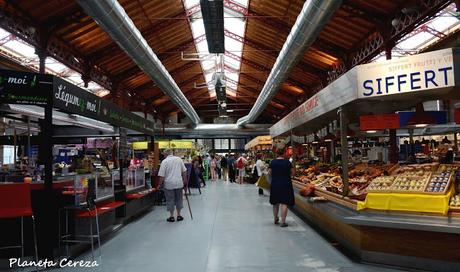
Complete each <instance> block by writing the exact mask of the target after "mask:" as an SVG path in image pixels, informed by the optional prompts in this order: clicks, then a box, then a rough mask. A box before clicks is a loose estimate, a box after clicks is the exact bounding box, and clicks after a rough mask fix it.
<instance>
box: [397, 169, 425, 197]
mask: <svg viewBox="0 0 460 272" xmlns="http://www.w3.org/2000/svg"><path fill="white" fill-rule="evenodd" d="M430 178H431V173H430V172H425V173H424V174H423V175H417V174H416V173H406V174H402V175H399V176H397V177H396V179H395V180H394V182H393V185H392V186H391V189H390V190H391V191H392V192H394V193H412V194H413V193H415V194H420V193H424V192H425V189H426V186H427V184H428V181H429V180H430Z"/></svg>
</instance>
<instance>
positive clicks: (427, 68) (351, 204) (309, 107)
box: [270, 48, 460, 271]
mask: <svg viewBox="0 0 460 272" xmlns="http://www.w3.org/2000/svg"><path fill="white" fill-rule="evenodd" d="M459 56H460V50H459V49H457V48H448V49H444V50H439V51H434V52H429V53H424V54H420V55H414V56H409V57H405V58H400V59H397V60H389V61H383V62H378V63H370V64H365V65H359V66H356V67H354V68H353V69H351V70H350V71H349V72H347V73H346V74H344V75H343V76H342V77H340V78H338V79H337V80H335V81H334V82H332V83H331V84H330V85H329V86H327V87H326V88H324V89H323V90H321V91H320V92H318V93H316V94H315V95H314V96H313V97H311V98H310V99H309V100H307V101H306V102H305V103H303V104H302V105H300V106H299V107H298V108H296V109H294V110H293V111H292V112H291V113H289V114H288V115H287V116H285V117H284V118H283V119H281V120H280V121H279V122H278V123H276V124H275V125H273V126H272V127H271V128H270V135H271V136H272V137H273V138H274V139H275V138H276V137H285V136H288V135H289V134H296V135H308V134H313V133H316V132H317V131H319V130H320V129H322V128H324V127H326V126H328V125H329V124H330V123H332V122H333V121H335V120H339V122H338V123H339V124H340V125H339V128H340V142H341V146H342V147H341V151H342V152H341V153H342V154H348V144H347V143H348V140H347V132H348V124H349V123H350V122H351V121H352V120H358V119H359V117H360V116H361V115H372V114H382V113H392V112H395V111H400V110H405V109H409V108H411V107H415V106H417V105H419V104H420V103H423V102H425V101H429V100H449V99H459V98H460V92H459V91H458V90H459V89H460V88H459V87H460V76H459V75H460V73H459V71H460V58H459ZM348 167H349V163H348V156H343V158H342V162H341V169H342V171H341V173H342V175H341V176H340V178H341V180H342V182H343V195H340V194H337V193H333V192H329V191H325V190H323V189H321V188H320V187H316V188H315V193H314V195H315V196H316V197H318V196H321V197H322V198H321V199H323V200H326V201H321V202H319V201H318V200H319V199H318V198H311V197H304V196H301V195H300V193H299V192H300V190H301V189H302V188H303V187H304V186H305V184H303V183H300V182H293V184H294V190H295V197H296V205H295V206H294V207H293V209H294V210H295V211H296V212H297V213H299V215H301V216H303V217H304V218H305V219H306V220H307V221H308V222H310V223H311V224H312V225H314V226H316V227H318V228H319V229H320V230H321V231H322V232H324V233H326V234H327V235H329V236H331V237H333V238H334V239H335V240H337V241H339V242H340V243H341V244H342V245H344V246H345V247H346V248H348V249H349V251H350V252H352V253H353V254H354V255H356V256H357V257H358V258H359V259H360V260H362V261H364V262H375V263H381V264H385V265H394V266H402V267H408V268H416V269H428V270H435V271H458V268H459V267H460V255H459V254H460V253H459V251H458V250H457V247H458V245H457V243H456V242H454V241H457V240H459V239H460V219H459V218H457V217H458V215H459V211H460V209H458V208H453V207H449V206H448V201H449V198H450V195H449V194H450V193H451V192H452V191H453V190H454V188H453V186H454V185H453V182H452V183H451V184H450V187H449V188H446V190H447V192H445V191H443V192H442V193H439V194H438V195H433V194H428V193H427V192H425V190H423V192H424V194H423V196H424V197H433V198H436V197H437V198H442V209H440V208H438V209H435V210H429V209H428V210H427V209H416V208H413V207H412V208H408V209H401V208H400V209H399V210H397V211H395V210H388V209H386V208H383V210H373V209H363V208H365V207H366V202H360V201H357V200H354V199H350V198H349V197H348V195H349V194H348V185H349V181H350V179H349V177H348V175H349V174H350V171H348ZM398 167H399V166H398ZM430 175H432V174H431V172H430ZM423 185H425V184H423ZM423 185H422V184H417V185H416V186H415V185H414V186H412V185H411V186H412V187H414V188H417V186H418V187H421V186H423ZM425 186H427V185H425ZM400 187H401V186H400ZM412 187H411V188H412ZM398 188H399V187H398ZM424 188H425V187H424ZM420 190H422V189H420ZM372 194H374V193H371V194H368V196H369V195H371V196H372ZM375 194H379V193H377V192H376V193H375ZM382 194H387V196H385V199H386V200H388V199H389V198H388V193H386V192H382ZM382 194H380V196H382ZM414 196H415V195H414V194H413V193H412V194H411V193H405V197H406V198H405V201H406V202H407V201H413V202H414V203H415V202H417V201H415V199H417V198H416V197H414ZM382 197H383V196H382ZM316 201H318V202H316ZM368 202H369V201H368ZM426 205H429V203H426ZM368 208H374V206H372V205H369V207H368ZM401 210H402V211H401Z"/></svg>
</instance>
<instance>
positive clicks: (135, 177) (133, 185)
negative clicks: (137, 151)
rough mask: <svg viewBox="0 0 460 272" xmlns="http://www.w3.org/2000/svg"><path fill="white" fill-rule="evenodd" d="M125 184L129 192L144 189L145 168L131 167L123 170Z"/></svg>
mask: <svg viewBox="0 0 460 272" xmlns="http://www.w3.org/2000/svg"><path fill="white" fill-rule="evenodd" d="M123 184H124V185H125V186H126V191H127V192H128V191H133V190H136V189H141V188H144V187H145V173H144V167H129V168H125V169H123Z"/></svg>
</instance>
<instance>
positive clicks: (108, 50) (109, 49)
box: [88, 10, 186, 61]
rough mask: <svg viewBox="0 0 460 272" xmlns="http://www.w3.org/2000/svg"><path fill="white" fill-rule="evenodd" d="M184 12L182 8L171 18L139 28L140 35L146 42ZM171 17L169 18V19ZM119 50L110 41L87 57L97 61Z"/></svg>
mask: <svg viewBox="0 0 460 272" xmlns="http://www.w3.org/2000/svg"><path fill="white" fill-rule="evenodd" d="M185 16H186V13H185V11H184V10H182V11H181V12H179V13H177V14H175V15H173V16H172V17H171V18H168V19H167V20H163V21H162V22H160V23H158V24H155V25H153V26H151V27H148V28H146V29H144V30H141V34H142V37H144V39H145V40H146V41H147V42H148V41H149V40H150V39H151V38H153V37H154V36H155V35H158V32H160V31H161V30H164V29H168V28H171V24H173V23H177V22H180V20H177V19H180V18H185ZM170 19H171V20H170ZM120 52H123V50H122V49H121V48H120V47H119V46H118V44H117V43H115V42H112V43H110V44H108V45H106V46H104V47H102V48H99V49H98V50H96V51H94V52H92V53H91V54H89V55H88V58H89V59H90V60H92V61H99V60H100V59H101V58H103V57H104V56H107V55H110V54H112V55H117V54H119V53H120Z"/></svg>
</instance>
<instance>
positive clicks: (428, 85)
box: [270, 48, 460, 137]
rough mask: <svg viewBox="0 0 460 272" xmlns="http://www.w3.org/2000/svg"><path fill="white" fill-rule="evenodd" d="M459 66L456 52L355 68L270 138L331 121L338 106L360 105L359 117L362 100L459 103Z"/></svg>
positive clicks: (274, 129) (294, 113)
mask: <svg viewBox="0 0 460 272" xmlns="http://www.w3.org/2000/svg"><path fill="white" fill-rule="evenodd" d="M459 65H460V49H458V48H448V49H443V50H439V51H433V52H428V53H423V54H419V55H413V56H408V57H403V58H398V59H393V60H386V61H382V62H376V63H369V64H363V65H358V66H357V67H355V68H353V69H351V70H350V71H348V72H347V73H345V74H344V75H342V76H341V77H339V78H338V79H337V80H335V81H334V82H332V83H331V84H329V85H328V86H326V87H325V88H324V89H322V90H321V91H320V92H318V93H317V94H315V95H314V96H313V97H312V98H310V99H309V100H307V101H306V102H305V103H303V104H302V105H300V106H299V107H298V108H296V109H294V110H293V111H292V112H290V113H289V114H288V115H286V116H285V117H284V118H283V119H281V120H280V121H278V122H277V123H276V124H274V125H273V126H272V127H271V128H270V135H271V136H272V137H276V136H279V135H282V134H284V133H286V132H288V131H290V130H293V129H295V128H296V127H299V126H301V125H305V124H307V123H309V122H310V121H313V120H318V119H319V117H321V118H322V117H323V116H324V115H325V114H327V113H329V116H330V117H331V116H332V115H331V114H330V113H331V112H332V111H334V110H337V109H338V108H340V107H341V106H344V105H347V104H350V105H355V103H356V102H359V101H360V102H361V103H356V105H355V106H357V107H356V108H354V109H355V110H356V112H357V113H359V112H360V108H359V107H360V106H359V105H361V106H362V105H363V104H362V102H363V101H365V99H379V100H382V101H383V100H395V101H396V100H406V101H410V100H411V99H414V101H415V100H416V98H417V99H422V100H429V99H439V98H446V96H445V95H446V94H448V97H449V98H455V99H458V98H460V92H456V91H452V89H453V87H455V86H456V85H458V84H460V67H459ZM456 83H457V84H456ZM457 93H458V94H457ZM347 106H348V105H347ZM351 109H353V107H351ZM334 117H337V116H336V115H334V116H333V117H332V119H331V121H332V120H334V119H333V118H334Z"/></svg>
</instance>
